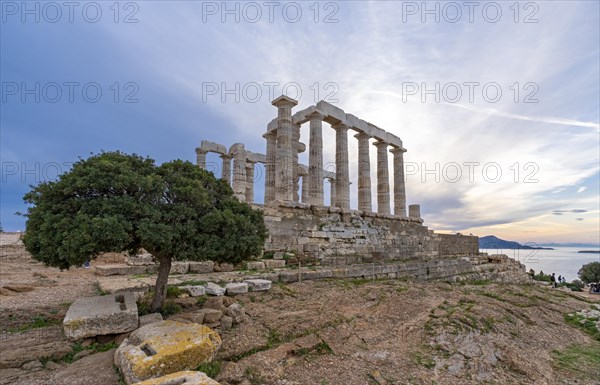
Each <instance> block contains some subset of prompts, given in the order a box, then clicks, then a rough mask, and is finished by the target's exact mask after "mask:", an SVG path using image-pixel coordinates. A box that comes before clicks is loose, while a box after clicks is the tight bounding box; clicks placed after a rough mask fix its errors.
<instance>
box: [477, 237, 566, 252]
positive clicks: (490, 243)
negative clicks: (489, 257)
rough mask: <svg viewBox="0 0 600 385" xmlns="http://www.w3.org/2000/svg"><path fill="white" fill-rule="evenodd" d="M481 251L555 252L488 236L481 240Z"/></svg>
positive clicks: (548, 248)
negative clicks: (520, 250)
mask: <svg viewBox="0 0 600 385" xmlns="http://www.w3.org/2000/svg"><path fill="white" fill-rule="evenodd" d="M479 248H480V249H509V250H516V249H522V250H554V249H553V248H551V247H539V246H528V245H522V244H520V243H518V242H514V241H505V240H504V239H500V238H498V237H496V236H493V235H487V236H485V237H481V238H479Z"/></svg>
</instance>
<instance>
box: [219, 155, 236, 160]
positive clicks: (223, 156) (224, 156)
mask: <svg viewBox="0 0 600 385" xmlns="http://www.w3.org/2000/svg"><path fill="white" fill-rule="evenodd" d="M219 156H220V157H221V159H230V160H231V159H233V155H229V154H221V155H219Z"/></svg>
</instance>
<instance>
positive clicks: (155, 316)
mask: <svg viewBox="0 0 600 385" xmlns="http://www.w3.org/2000/svg"><path fill="white" fill-rule="evenodd" d="M162 320H163V317H162V315H161V314H160V313H152V314H146V315H143V316H141V317H140V318H139V325H140V326H139V327H142V326H145V325H148V324H151V323H153V322H161V321H162Z"/></svg>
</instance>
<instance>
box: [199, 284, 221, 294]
mask: <svg viewBox="0 0 600 385" xmlns="http://www.w3.org/2000/svg"><path fill="white" fill-rule="evenodd" d="M204 290H205V291H206V294H210V295H225V290H226V289H225V288H224V287H221V286H219V285H217V284H216V283H213V282H208V283H207V284H206V286H205V287H204Z"/></svg>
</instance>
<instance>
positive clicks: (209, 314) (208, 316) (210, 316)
mask: <svg viewBox="0 0 600 385" xmlns="http://www.w3.org/2000/svg"><path fill="white" fill-rule="evenodd" d="M196 313H198V314H204V316H203V321H202V322H203V323H205V324H214V323H217V322H219V320H220V319H221V317H223V312H222V311H221V310H216V309H200V310H198V311H196Z"/></svg>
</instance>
